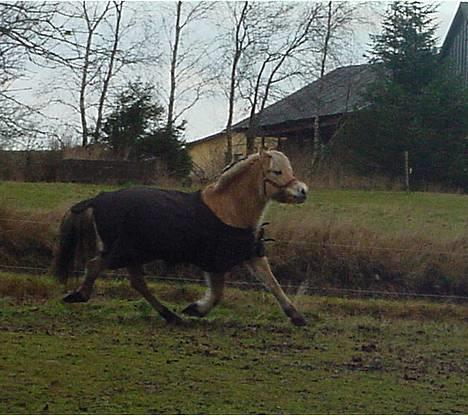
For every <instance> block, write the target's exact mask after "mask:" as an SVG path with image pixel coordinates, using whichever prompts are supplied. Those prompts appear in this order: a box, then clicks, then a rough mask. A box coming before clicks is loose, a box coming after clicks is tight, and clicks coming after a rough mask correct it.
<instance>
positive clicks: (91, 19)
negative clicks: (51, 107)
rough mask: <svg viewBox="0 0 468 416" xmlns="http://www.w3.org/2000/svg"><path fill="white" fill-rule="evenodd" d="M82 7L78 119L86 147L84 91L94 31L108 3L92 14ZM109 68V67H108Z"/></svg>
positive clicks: (105, 12) (107, 7) (108, 7)
mask: <svg viewBox="0 0 468 416" xmlns="http://www.w3.org/2000/svg"><path fill="white" fill-rule="evenodd" d="M81 6H82V18H83V20H84V22H85V24H86V45H85V48H84V55H83V65H82V68H81V82H80V104H79V106H80V119H81V134H82V141H81V145H82V146H86V145H87V144H88V135H89V131H88V120H87V117H86V109H87V107H86V102H85V99H86V89H87V88H88V85H89V82H90V81H89V79H88V78H89V77H90V64H91V62H90V60H91V55H92V54H93V52H94V51H93V41H94V39H93V38H94V36H95V34H96V31H97V29H98V27H99V25H100V24H101V22H102V21H103V19H104V18H105V16H106V15H107V13H108V12H109V9H110V2H109V1H108V2H106V4H105V7H104V9H102V10H98V9H97V8H96V7H95V8H93V10H92V12H90V11H89V9H88V5H87V3H86V2H85V1H83V2H82V3H81ZM109 67H110V65H109Z"/></svg>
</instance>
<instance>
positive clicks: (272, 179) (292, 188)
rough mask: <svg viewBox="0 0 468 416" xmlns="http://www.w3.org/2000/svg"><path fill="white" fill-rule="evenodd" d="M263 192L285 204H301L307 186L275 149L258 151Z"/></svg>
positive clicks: (305, 195)
mask: <svg viewBox="0 0 468 416" xmlns="http://www.w3.org/2000/svg"><path fill="white" fill-rule="evenodd" d="M260 161H261V163H262V170H263V192H264V194H265V196H266V197H267V198H269V199H270V198H271V199H273V200H275V201H277V202H282V203H286V204H301V203H303V202H304V201H305V200H306V198H307V192H308V190H309V188H308V187H307V185H306V184H305V183H304V182H301V181H299V180H298V179H297V178H296V177H295V176H294V172H293V169H292V167H291V163H290V162H289V159H288V158H287V157H286V156H285V155H284V154H283V153H281V152H278V151H277V150H268V151H266V150H263V151H261V152H260Z"/></svg>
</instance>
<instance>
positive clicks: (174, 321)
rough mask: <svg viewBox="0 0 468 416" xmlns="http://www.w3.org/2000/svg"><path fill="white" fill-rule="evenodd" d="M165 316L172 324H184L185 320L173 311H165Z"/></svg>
mask: <svg viewBox="0 0 468 416" xmlns="http://www.w3.org/2000/svg"><path fill="white" fill-rule="evenodd" d="M163 318H164V319H165V320H166V322H167V323H168V324H170V325H182V324H183V323H184V320H183V319H182V318H181V317H179V316H177V315H176V314H175V313H172V312H169V313H165V314H164V315H163Z"/></svg>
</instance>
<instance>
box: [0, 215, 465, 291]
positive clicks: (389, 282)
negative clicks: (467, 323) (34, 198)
mask: <svg viewBox="0 0 468 416" xmlns="http://www.w3.org/2000/svg"><path fill="white" fill-rule="evenodd" d="M63 212H64V209H60V210H55V211H52V212H43V213H34V214H30V215H27V216H26V215H25V213H24V212H21V213H18V212H16V211H15V210H13V209H9V208H5V207H0V268H4V269H6V268H5V266H10V267H12V269H11V270H17V271H19V272H21V271H24V272H27V271H28V270H29V268H32V269H31V270H29V271H32V272H34V268H36V267H37V268H42V269H47V268H49V267H50V264H51V261H52V256H53V251H54V245H55V241H56V238H57V233H58V225H59V222H60V219H61V217H62V215H63ZM25 218H27V219H25ZM270 227H271V228H270V229H268V230H267V231H268V237H273V238H274V239H276V242H274V243H268V244H267V254H268V256H269V258H270V261H271V263H272V266H273V269H274V272H275V274H276V275H277V276H278V278H279V280H280V281H281V283H282V284H283V285H288V284H290V285H301V284H302V285H303V288H305V289H307V288H316V287H322V288H324V287H325V288H346V289H366V290H379V291H387V292H388V291H400V292H401V291H404V292H417V293H427V294H443V295H459V296H468V256H467V253H468V234H465V235H463V236H462V237H459V238H457V239H454V240H451V241H448V242H447V241H445V242H438V240H437V237H436V236H434V238H433V239H427V238H422V237H421V236H419V235H418V234H416V233H414V234H409V233H406V234H405V235H404V236H401V235H400V236H395V237H391V236H385V237H384V236H380V235H379V234H377V233H375V232H371V231H369V230H367V229H365V228H361V227H356V226H353V225H352V224H343V223H328V224H324V223H319V222H316V223H314V222H313V221H311V220H310V219H307V221H303V222H300V221H297V222H291V221H289V222H287V223H284V224H281V223H276V224H275V225H272V226H270ZM15 268H17V269H15ZM23 268H24V269H23ZM150 270H151V273H155V274H161V275H174V274H175V273H177V274H179V273H181V272H185V273H186V274H185V275H186V276H187V275H188V276H194V273H193V269H192V268H189V269H185V268H182V267H180V266H179V267H177V268H176V269H173V268H168V267H165V266H162V265H161V264H160V263H158V264H156V266H153V267H152V268H151V269H150ZM232 278H233V279H234V280H236V279H237V280H241V281H245V280H246V273H245V270H236V272H235V273H233V277H232Z"/></svg>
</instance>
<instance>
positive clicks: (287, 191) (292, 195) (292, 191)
mask: <svg viewBox="0 0 468 416" xmlns="http://www.w3.org/2000/svg"><path fill="white" fill-rule="evenodd" d="M308 192H309V188H308V187H307V185H306V184H305V183H304V182H300V181H297V180H296V181H294V182H293V183H292V184H291V185H290V186H288V187H287V188H283V189H281V191H280V192H278V193H277V194H276V195H273V199H274V200H275V201H278V202H282V203H283V204H302V203H304V202H305V200H306V199H307V193H308Z"/></svg>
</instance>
